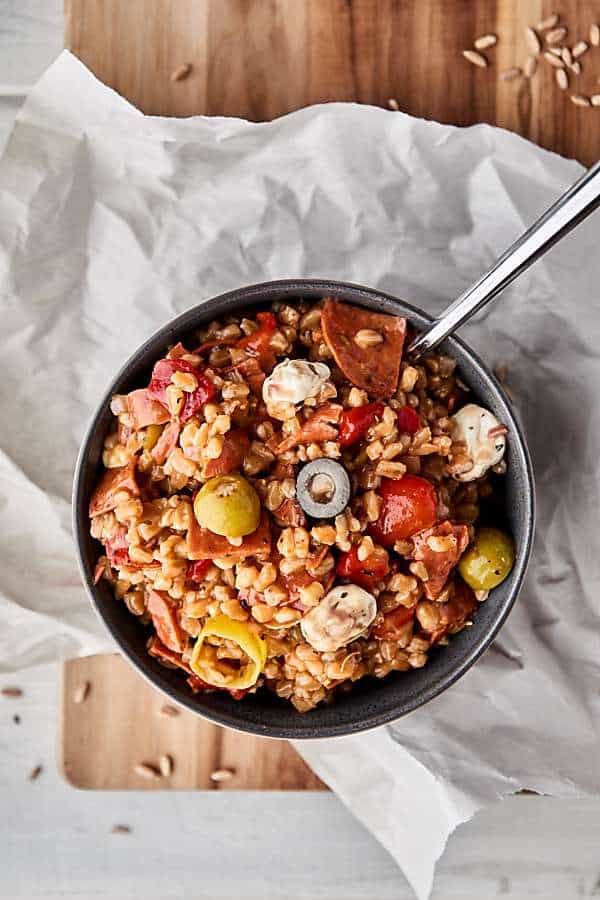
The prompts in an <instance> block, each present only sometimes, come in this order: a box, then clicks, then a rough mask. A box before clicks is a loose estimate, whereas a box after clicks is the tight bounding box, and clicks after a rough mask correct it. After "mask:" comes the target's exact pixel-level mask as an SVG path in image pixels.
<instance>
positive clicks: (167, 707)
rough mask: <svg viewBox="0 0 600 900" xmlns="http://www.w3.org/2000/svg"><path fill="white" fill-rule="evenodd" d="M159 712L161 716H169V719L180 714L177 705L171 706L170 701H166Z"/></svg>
mask: <svg viewBox="0 0 600 900" xmlns="http://www.w3.org/2000/svg"><path fill="white" fill-rule="evenodd" d="M158 714H159V715H160V716H164V717H165V718H168V719H174V718H175V717H176V716H178V715H179V710H178V709H177V707H176V706H171V704H170V703H165V704H163V706H161V708H160V709H159V711H158Z"/></svg>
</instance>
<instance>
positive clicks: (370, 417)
mask: <svg viewBox="0 0 600 900" xmlns="http://www.w3.org/2000/svg"><path fill="white" fill-rule="evenodd" d="M383 410H384V405H383V403H367V404H366V405H365V406H356V407H355V408H354V409H345V410H344V411H343V413H342V414H341V416H340V430H339V433H338V440H339V442H340V447H350V445H351V444H356V442H357V441H360V440H362V439H363V438H364V436H365V434H366V433H367V431H368V430H369V428H370V427H371V425H374V424H375V422H376V421H377V420H378V419H380V418H381V417H382V415H383Z"/></svg>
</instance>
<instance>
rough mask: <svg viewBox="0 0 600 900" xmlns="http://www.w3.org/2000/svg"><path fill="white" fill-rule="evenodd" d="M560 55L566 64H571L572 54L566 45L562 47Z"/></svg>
mask: <svg viewBox="0 0 600 900" xmlns="http://www.w3.org/2000/svg"><path fill="white" fill-rule="evenodd" d="M561 56H562V59H563V62H564V64H565V65H566V66H572V65H573V54H572V53H571V51H570V50H569V48H568V47H563V48H562V52H561Z"/></svg>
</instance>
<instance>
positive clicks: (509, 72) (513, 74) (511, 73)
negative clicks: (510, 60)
mask: <svg viewBox="0 0 600 900" xmlns="http://www.w3.org/2000/svg"><path fill="white" fill-rule="evenodd" d="M522 74H523V73H522V71H521V69H519V67H518V66H513V67H512V68H511V69H504V70H503V71H502V72H500V75H499V76H498V77H499V78H500V80H501V81H513V79H515V78H518V77H519V75H522Z"/></svg>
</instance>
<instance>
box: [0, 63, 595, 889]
mask: <svg viewBox="0 0 600 900" xmlns="http://www.w3.org/2000/svg"><path fill="white" fill-rule="evenodd" d="M581 171H582V170H581V167H580V166H579V165H578V164H577V163H574V162H570V161H567V160H565V159H562V158H560V157H558V156H555V155H553V154H550V153H547V152H545V151H543V150H541V149H539V148H538V147H536V146H534V145H532V144H530V143H528V142H526V141H524V140H522V139H521V138H519V137H516V136H515V135H512V134H510V133H507V132H505V131H501V130H499V129H495V128H491V127H488V126H485V125H480V126H477V127H474V128H469V129H455V128H451V127H448V126H442V125H438V124H435V123H432V122H424V121H421V120H417V119H412V118H410V117H408V116H405V115H403V114H401V113H395V112H390V111H387V110H382V109H375V108H372V107H364V106H356V105H351V104H332V105H328V106H320V107H313V108H310V109H306V110H302V111H300V112H297V113H294V114H292V115H289V116H286V117H284V118H282V119H279V120H277V121H275V122H271V123H263V124H253V123H248V122H244V121H241V120H232V119H206V118H194V119H186V120H169V119H160V118H150V117H145V116H142V115H141V114H140V113H139V112H138V111H136V110H135V109H133V108H132V107H131V106H129V105H128V104H127V103H126V102H124V101H123V100H122V99H121V98H119V97H118V96H117V95H116V94H115V93H113V92H112V91H110V90H108V89H106V88H105V87H104V86H102V85H101V84H99V83H98V82H97V81H96V80H95V79H94V78H93V77H92V76H91V75H90V73H89V72H88V71H87V70H86V69H85V68H84V67H83V66H82V65H81V64H79V63H78V62H77V61H76V60H75V59H74V58H73V57H72V56H70V55H69V54H68V53H66V52H65V53H64V54H63V55H62V56H61V57H60V58H59V59H58V61H57V62H56V63H55V64H54V65H53V66H52V67H51V69H50V70H49V71H48V72H47V74H46V75H45V76H44V78H43V79H42V80H41V82H40V83H39V84H38V86H37V87H36V89H35V90H34V92H33V94H32V95H31V96H30V97H29V99H28V101H27V103H26V105H25V107H24V108H23V110H22V112H21V114H20V116H19V119H18V122H17V125H16V127H15V130H14V132H13V135H12V137H11V139H10V142H9V145H8V148H7V151H6V153H5V156H4V158H3V160H2V162H1V164H0V291H1V293H0V297H1V301H0V302H1V333H0V401H1V402H0V429H1V430H0V564H1V568H0V671H10V670H12V669H15V668H18V667H22V666H25V665H29V664H32V663H36V662H41V661H43V660H48V659H52V658H55V657H56V656H57V655H58V654H62V655H65V654H71V655H73V654H87V653H91V652H96V651H98V650H100V649H105V648H106V647H107V646H109V643H108V638H107V637H106V635H104V633H103V631H102V630H101V628H100V626H99V625H98V624H97V622H96V619H95V617H94V615H93V614H92V613H91V611H90V608H89V606H88V603H87V600H86V598H85V595H84V592H83V589H82V587H81V586H80V582H79V576H78V573H77V568H76V564H75V560H74V554H73V546H72V541H71V536H70V525H69V498H70V490H71V478H72V472H73V465H74V461H75V457H76V453H77V449H78V445H79V442H80V439H81V437H82V434H83V431H84V427H85V424H86V420H87V419H88V418H89V416H90V414H91V412H92V410H93V408H94V407H95V405H96V403H97V401H98V399H99V398H100V396H101V394H102V392H103V390H104V388H105V386H106V384H107V383H108V382H109V381H110V380H111V378H112V375H113V373H114V372H115V371H116V370H117V369H118V368H119V366H120V365H121V364H122V363H123V361H124V360H125V359H126V358H127V357H128V356H129V355H130V353H131V352H132V351H133V350H134V349H135V348H136V347H137V346H138V344H139V343H140V342H141V341H142V340H143V339H144V338H146V337H147V336H148V335H149V334H151V333H152V332H153V331H154V330H156V328H157V327H159V326H160V325H162V324H163V323H165V322H166V321H167V320H169V319H170V318H172V317H173V316H174V315H176V314H177V313H180V312H181V311H182V310H184V309H186V308H188V307H190V306H192V305H194V304H197V303H198V302H200V301H201V300H202V299H203V298H207V297H210V296H212V295H215V294H218V293H220V292H222V291H225V290H227V289H230V288H233V287H235V286H237V285H240V284H245V283H252V282H257V281H263V280H267V279H271V278H280V277H292V276H327V277H331V278H337V279H340V280H346V281H354V282H358V283H363V284H367V285H373V286H377V287H380V288H381V289H382V290H386V291H389V292H391V293H393V294H396V295H398V296H401V297H404V298H406V299H407V300H409V301H410V302H412V303H414V304H416V305H417V306H421V307H423V308H425V309H427V310H429V311H431V312H437V311H439V310H440V309H441V308H442V307H443V306H444V304H445V303H446V301H447V300H448V299H450V298H452V297H454V296H456V295H457V294H458V293H459V292H460V291H461V290H462V289H463V288H464V287H465V286H467V285H468V284H469V283H470V282H471V281H472V280H473V279H474V278H475V277H476V276H477V275H478V274H480V273H481V272H482V271H483V270H484V269H485V268H486V267H487V266H488V265H489V264H490V263H491V262H492V260H493V259H494V258H495V257H496V256H497V255H498V254H499V253H500V252H501V251H502V250H504V249H505V248H506V247H507V246H508V245H509V244H510V243H511V242H512V241H513V240H514V238H515V237H516V236H517V235H518V234H519V233H520V232H521V231H522V229H523V228H524V227H525V226H526V225H528V224H529V223H531V222H532V221H533V220H534V219H535V217H536V216H537V215H538V214H539V213H540V212H541V211H542V210H544V209H545V208H546V207H547V206H548V205H549V204H550V203H551V202H552V201H553V200H554V199H555V198H556V197H557V196H558V195H559V193H561V192H562V191H563V190H564V189H565V188H566V187H567V186H568V185H569V184H571V183H572V182H573V181H574V180H575V179H576V178H577V176H578V175H579V174H580V173H581ZM599 224H600V221H599V218H598V214H596V217H595V218H592V219H590V220H588V222H586V223H585V224H584V225H582V226H580V228H579V229H578V230H577V232H576V233H575V234H574V235H572V236H570V237H569V238H568V239H567V240H566V241H565V242H564V243H563V244H562V245H560V246H559V247H557V248H555V249H554V250H553V251H552V252H551V253H550V254H549V255H548V256H547V257H546V258H545V259H544V260H543V261H542V262H540V263H538V264H537V265H536V266H535V267H534V268H533V269H532V270H530V272H529V273H527V274H526V275H525V276H523V277H522V278H521V279H520V280H519V281H518V282H517V283H516V284H515V285H513V286H512V287H511V288H510V289H509V290H507V291H506V292H505V294H504V295H503V297H502V299H501V301H499V302H497V303H496V304H495V305H494V306H492V307H491V308H490V309H489V310H487V311H485V312H484V313H483V314H482V315H480V316H479V317H478V321H476V322H473V323H471V324H470V325H469V326H468V327H466V328H465V329H463V335H464V337H465V338H466V339H467V340H469V341H470V342H471V343H472V345H473V346H474V347H475V348H476V349H477V350H478V351H479V352H480V353H481V355H482V356H483V357H484V358H486V359H487V361H488V363H489V365H490V366H492V367H494V366H497V365H505V366H507V368H508V371H509V385H510V389H511V391H512V393H513V395H514V397H515V402H516V404H517V407H518V409H519V413H520V415H521V416H522V419H523V421H524V423H525V427H526V431H527V434H528V438H529V442H530V447H531V450H532V454H533V459H534V465H535V470H536V476H537V483H538V510H539V525H538V533H537V540H536V546H535V550H534V556H533V563H532V565H531V568H530V571H529V575H528V578H527V582H526V586H525V589H524V590H523V593H522V595H521V597H520V600H519V601H518V603H517V606H516V608H515V610H514V612H513V613H512V615H511V617H510V620H509V622H508V624H507V625H506V626H505V628H504V629H503V631H502V633H501V635H500V637H499V639H498V640H497V641H496V642H495V644H494V647H493V648H492V649H491V650H490V651H488V653H487V654H486V655H485V657H484V658H483V659H482V660H481V661H480V662H479V663H478V664H477V665H476V666H475V667H474V668H473V669H472V670H471V671H470V672H469V673H468V674H467V675H466V676H465V677H464V678H463V679H462V680H461V681H460V682H459V683H458V684H457V685H455V686H454V687H452V688H451V689H450V690H449V691H447V692H446V693H445V694H443V696H441V697H439V698H438V699H436V700H434V701H432V702H431V703H429V704H428V706H427V707H425V708H424V709H421V710H419V711H417V712H415V713H413V714H412V715H410V716H408V717H407V718H405V719H403V720H401V721H400V722H399V723H398V724H397V725H395V726H394V727H392V728H390V729H387V730H385V729H382V730H379V731H377V732H372V733H369V734H364V735H361V736H359V737H355V738H349V739H342V740H336V741H328V742H319V743H313V744H303V745H301V746H299V749H300V750H301V752H302V753H303V754H304V755H305V757H306V758H307V759H308V760H309V762H310V763H311V764H312V765H313V766H314V768H315V769H316V770H317V772H319V774H321V775H322V777H324V778H325V780H326V781H328V783H329V784H330V785H331V786H332V787H333V788H334V789H335V790H336V791H337V792H338V793H339V795H340V797H341V798H342V799H343V800H344V802H345V803H346V804H347V805H348V807H349V808H350V809H351V810H353V811H354V812H355V814H356V815H357V816H358V817H359V818H360V819H361V820H362V821H363V822H364V823H365V824H366V825H367V826H368V827H369V828H370V829H371V830H372V831H373V832H374V833H375V834H376V835H377V837H378V838H379V839H380V840H381V841H382V843H383V844H385V846H386V847H387V848H388V850H389V851H390V853H392V854H393V856H394V857H395V858H396V859H397V860H398V863H399V864H400V865H401V866H402V868H403V870H404V872H405V873H406V875H407V877H408V879H409V880H410V882H411V883H412V885H413V886H414V888H415V890H416V891H417V893H418V895H419V897H421V898H424V897H426V896H427V894H428V892H429V890H430V887H431V882H432V877H433V869H434V864H435V860H436V859H437V858H438V857H439V855H440V853H441V852H442V851H443V848H444V845H445V842H446V839H447V836H448V834H449V833H450V832H451V831H452V829H453V828H454V827H455V826H456V824H457V823H459V822H461V821H464V820H465V819H467V818H469V817H470V816H471V815H472V814H473V812H474V811H475V810H476V809H477V808H479V807H480V806H482V805H484V804H486V803H490V802H492V801H493V800H495V799H497V798H499V797H501V796H502V795H503V794H505V793H508V792H512V791H515V790H518V789H519V788H521V787H527V788H532V789H535V790H538V791H541V792H548V793H552V794H557V795H563V796H566V795H571V796H572V795H578V794H581V793H591V792H596V791H598V788H599V786H600V763H599V755H598V752H597V748H598V738H599V734H598V731H599V722H600V695H599V692H598V683H599V680H600V679H599V676H600V665H599V662H598V660H599V655H600V654H599V651H600V641H599V639H598V635H599V615H598V613H599V600H598V598H599V596H600V591H599V588H600V553H599V551H598V546H597V545H598V539H597V532H598V509H599V508H600V503H599V500H600V497H599V494H600V466H599V464H598V447H599V440H598V439H599V436H600V414H599V406H598V403H597V400H596V398H597V394H598V385H599V384H600V305H599V303H598V285H599V284H600V254H599V253H598V233H599V230H598V226H599Z"/></svg>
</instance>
